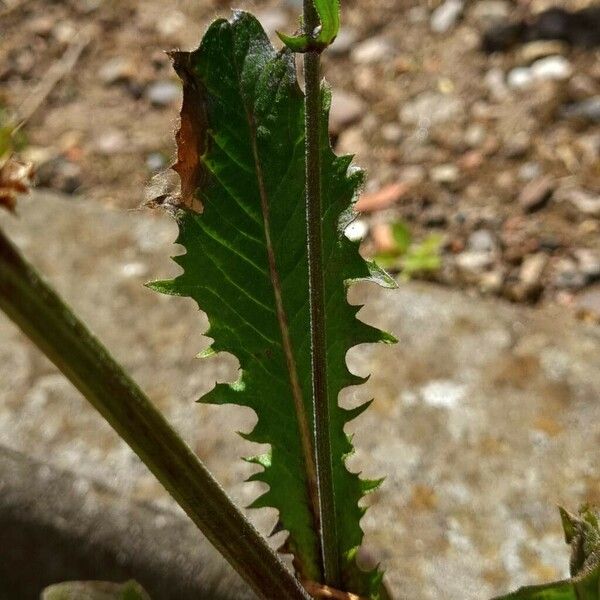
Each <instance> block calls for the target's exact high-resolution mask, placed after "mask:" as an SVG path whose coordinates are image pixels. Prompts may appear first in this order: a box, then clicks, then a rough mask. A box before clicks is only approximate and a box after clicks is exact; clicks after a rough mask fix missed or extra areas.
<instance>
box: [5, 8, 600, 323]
mask: <svg viewBox="0 0 600 600" xmlns="http://www.w3.org/2000/svg"><path fill="white" fill-rule="evenodd" d="M300 5H301V2H300V0H171V1H170V2H168V3H165V2H164V1H162V0H145V1H144V2H136V1H135V0H119V1H115V0H81V1H80V0H52V1H50V0H0V30H1V34H2V39H1V41H0V138H1V137H2V127H3V126H2V123H3V121H6V117H7V115H10V114H13V113H15V114H16V116H17V118H18V117H22V116H27V115H29V114H30V113H32V110H33V107H35V106H36V103H37V102H38V101H40V105H39V108H38V109H37V110H36V111H35V112H33V114H31V116H30V118H29V120H28V122H27V123H26V125H25V127H24V129H23V130H22V133H23V138H24V139H23V140H21V142H22V145H23V146H24V147H23V148H22V153H23V156H24V157H25V158H28V159H30V160H32V161H33V162H34V163H35V165H36V167H37V181H38V184H39V185H40V186H44V187H47V188H50V189H54V190H61V191H65V192H69V193H72V192H75V191H78V192H80V193H83V194H85V196H86V197H88V198H93V199H95V200H96V201H98V202H100V203H102V204H104V205H109V206H110V205H112V206H120V207H127V208H131V207H135V206H137V205H138V204H139V203H140V201H141V200H142V198H143V192H142V190H143V187H144V184H145V183H146V182H147V180H148V179H149V178H150V177H151V175H152V174H153V173H154V172H156V171H157V170H160V169H161V168H163V167H164V166H165V165H166V164H167V163H168V162H169V160H170V158H171V156H172V155H173V146H172V134H171V132H172V130H173V129H174V124H175V122H176V118H177V111H178V107H179V103H180V93H181V91H180V86H179V83H178V81H177V80H176V78H175V76H174V73H173V71H172V69H171V67H170V65H169V60H168V58H167V56H166V55H165V53H164V52H163V51H164V50H169V49H172V48H177V47H179V48H184V49H190V48H192V47H195V46H196V45H197V44H198V41H199V39H200V36H201V34H202V31H203V30H204V29H205V27H206V25H207V24H208V22H209V21H210V20H211V19H212V18H214V17H216V16H227V15H228V14H229V9H230V8H231V7H234V8H243V9H246V10H252V11H253V12H255V13H256V14H257V15H258V16H259V18H260V19H261V21H262V22H263V24H264V26H265V28H266V29H267V31H268V32H269V33H270V34H271V36H272V37H274V31H275V30H276V29H282V30H287V31H293V30H294V28H295V27H296V24H297V17H298V13H299V7H300ZM553 5H558V6H561V7H563V8H566V9H571V10H576V9H582V8H586V7H589V6H593V5H596V6H597V5H598V1H597V0H344V1H343V2H342V6H343V31H342V33H341V35H340V37H339V38H338V40H336V43H335V44H334V46H333V47H332V48H331V51H330V52H328V53H327V55H326V59H325V69H326V75H327V78H328V80H329V81H330V82H331V85H332V87H333V96H334V106H333V114H332V124H331V125H332V126H331V131H332V140H333V142H334V144H335V146H336V149H337V150H338V151H339V152H349V153H355V154H356V157H357V162H358V164H360V165H362V166H364V167H365V168H366V169H367V172H368V174H369V181H368V184H367V188H366V192H367V194H366V198H365V201H366V202H365V203H363V206H364V207H367V206H370V207H371V208H370V209H369V213H368V214H367V215H366V216H365V217H364V218H363V220H362V222H361V224H360V225H361V226H360V232H362V235H364V236H365V237H366V239H365V251H366V252H369V253H371V254H373V253H378V252H381V251H384V250H388V249H389V246H390V243H391V245H392V246H393V245H394V243H393V240H391V241H390V235H389V231H390V224H393V223H396V222H398V221H402V222H404V223H406V224H407V225H408V226H409V228H410V230H411V232H412V233H413V236H414V238H415V239H416V240H417V241H421V240H423V239H426V238H427V237H428V236H429V235H431V234H435V235H439V236H441V241H440V253H441V257H442V267H441V268H440V269H439V270H438V271H436V272H434V273H431V272H427V273H417V276H418V277H420V278H423V277H428V278H433V279H435V280H437V281H438V282H441V283H443V284H445V285H449V286H452V287H463V288H468V289H469V290H472V291H476V292H477V293H482V294H486V295H497V296H503V297H506V298H508V299H510V300H511V301H515V302H527V303H537V302H540V303H542V304H544V303H558V304H560V305H563V306H568V307H574V308H575V310H576V312H583V313H586V314H588V313H589V314H593V315H595V318H596V319H600V284H599V283H598V282H599V281H600V235H599V233H600V195H599V194H600V61H599V60H598V59H599V57H600V53H599V52H600V51H599V49H598V47H595V48H594V47H592V48H583V47H581V45H578V44H577V43H576V44H574V45H572V46H570V45H568V44H565V43H561V42H556V41H550V42H539V41H533V42H531V43H529V44H525V45H517V46H515V47H514V48H511V49H509V50H508V51H507V52H496V53H493V54H485V53H484V52H482V51H481V39H482V36H483V35H484V33H485V32H486V31H487V30H488V29H489V28H490V27H492V26H495V24H497V23H498V22H506V20H507V19H516V18H526V19H527V20H528V21H529V22H534V21H535V19H536V16H537V15H539V14H540V12H541V11H543V10H545V9H547V8H548V7H550V6H553ZM598 28H600V25H598V26H597V29H598ZM573 37H575V38H576V37H577V36H576V35H573ZM575 41H577V40H576V39H575ZM276 43H278V42H276ZM80 44H82V45H81V46H80ZM73 48H75V49H78V48H80V49H81V54H80V55H79V58H78V60H77V61H76V63H75V66H74V67H73V68H71V69H67V70H66V73H65V76H64V77H63V79H62V80H61V81H59V82H58V83H57V84H56V85H55V86H54V87H52V88H51V89H50V93H49V94H48V95H47V97H45V96H44V93H43V90H44V86H45V84H46V83H47V82H48V81H51V80H52V78H53V76H54V73H55V72H56V71H55V70H56V68H57V66H58V67H60V65H61V64H64V57H65V55H66V56H67V58H68V57H69V56H70V54H69V53H70V52H71V51H72V50H73ZM367 200H368V201H367ZM404 266H405V263H404V262H403V261H402V259H399V260H397V261H396V264H395V267H396V268H403V267H404Z"/></svg>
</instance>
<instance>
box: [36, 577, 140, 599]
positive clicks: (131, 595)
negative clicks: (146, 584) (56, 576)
mask: <svg viewBox="0 0 600 600" xmlns="http://www.w3.org/2000/svg"><path fill="white" fill-rule="evenodd" d="M41 600H150V596H148V594H147V593H146V592H145V591H144V589H143V588H142V586H141V585H140V584H139V583H136V582H135V581H127V582H126V583H109V582H105V581H68V582H65V583H57V584H54V585H51V586H50V587H47V588H46V589H45V590H44V591H43V592H42V596H41Z"/></svg>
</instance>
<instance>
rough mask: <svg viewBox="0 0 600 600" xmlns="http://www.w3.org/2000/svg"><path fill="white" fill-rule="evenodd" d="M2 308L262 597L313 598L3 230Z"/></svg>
mask: <svg viewBox="0 0 600 600" xmlns="http://www.w3.org/2000/svg"><path fill="white" fill-rule="evenodd" d="M0 308H1V309H2V310H3V311H4V312H5V313H6V314H7V315H8V316H9V317H10V318H11V319H12V320H13V321H14V322H15V323H16V324H17V325H18V326H19V327H20V328H21V329H22V330H23V331H24V332H25V334H26V335H27V336H29V338H30V339H31V340H32V341H33V342H34V343H35V344H36V345H37V346H38V347H39V348H40V349H41V350H42V351H43V352H44V353H45V354H46V356H47V357H48V358H49V359H50V360H51V361H52V362H54V364H55V365H56V366H57V367H58V368H59V369H60V370H61V371H62V372H63V373H64V374H65V375H66V377H67V378H68V379H69V380H70V381H71V383H73V385H74V386H75V387H76V388H77V389H78V390H79V391H80V392H81V393H82V394H83V395H84V396H85V397H86V398H87V400H89V402H90V403H91V404H92V405H93V406H94V407H95V408H96V409H97V410H98V412H100V414H101V415H102V416H103V417H104V418H105V419H106V420H107V421H108V422H109V423H110V424H111V425H112V427H113V428H114V429H115V430H116V431H117V433H118V434H119V435H120V436H121V437H122V438H123V439H124V440H125V441H126V442H127V443H128V444H129V446H131V448H132V449H133V450H134V452H135V453H136V454H137V455H138V456H139V457H140V458H141V459H142V461H143V462H144V463H145V464H146V465H147V466H148V468H149V469H150V471H152V473H153V474H154V475H155V476H156V477H157V479H158V480H159V481H160V482H161V483H162V485H163V486H164V487H165V488H166V489H167V491H168V492H169V493H170V494H171V496H173V498H174V499H175V500H176V501H177V503H178V504H179V505H180V506H181V507H182V508H183V509H184V510H185V512H186V513H187V514H188V516H189V517H190V518H191V519H192V521H193V522H194V523H195V524H196V525H197V526H198V528H199V529H200V530H201V531H202V532H203V533H204V535H205V536H206V537H207V538H208V539H209V540H210V542H211V543H212V544H213V545H214V546H215V548H216V549H217V550H218V551H219V552H220V553H221V554H222V555H223V556H224V557H225V558H226V559H227V560H228V561H229V562H230V563H231V565H232V566H233V568H234V569H235V570H236V571H237V572H238V573H239V574H240V575H241V576H242V577H243V578H244V579H245V580H246V582H247V583H248V584H249V585H250V586H251V587H252V589H253V590H254V591H255V592H256V593H257V594H258V595H259V596H260V597H262V598H285V599H291V600H306V599H307V598H309V596H308V595H307V594H306V592H305V591H304V590H303V589H302V587H301V586H300V584H299V583H298V581H297V580H296V579H295V578H294V577H293V575H292V574H291V573H290V572H289V571H288V570H287V569H286V567H285V566H284V564H283V563H282V562H281V561H280V560H279V558H278V557H277V555H276V554H275V553H274V552H273V551H272V550H271V549H270V548H269V546H268V544H267V543H266V541H265V540H264V538H262V537H261V536H260V534H259V533H258V532H257V531H256V529H254V527H253V526H252V524H251V523H250V522H249V521H248V519H247V518H246V517H245V516H244V515H243V514H242V513H241V512H240V510H239V509H238V508H237V507H236V506H235V505H234V504H233V503H232V501H231V500H230V499H229V497H228V496H227V494H226V493H225V491H224V490H223V489H222V488H221V487H220V485H219V484H218V483H217V482H216V481H215V479H213V477H212V476H211V474H210V473H209V472H208V470H207V469H206V467H204V465H203V464H202V463H201V462H200V460H199V459H198V458H197V457H196V455H195V454H194V453H193V452H192V451H191V450H190V448H189V447H188V446H187V445H186V444H185V442H184V441H183V440H182V439H181V438H180V437H179V435H178V434H177V433H176V432H175V430H174V429H172V427H171V426H170V425H169V424H168V423H167V421H166V420H165V418H164V417H163V416H162V415H161V413H160V412H158V411H157V410H156V408H155V407H154V406H153V405H152V403H151V402H150V400H149V399H148V398H147V397H146V396H145V395H144V393H143V392H142V391H141V390H140V388H139V387H138V386H137V385H136V384H135V383H134V382H133V381H132V380H131V379H130V378H129V377H128V376H127V375H126V374H125V372H124V371H123V369H122V368H121V367H120V366H119V365H118V364H117V363H116V362H115V360H114V359H113V358H112V357H111V356H110V354H109V353H108V351H107V350H106V349H105V348H104V347H103V346H102V345H101V344H100V343H99V342H98V341H97V340H96V338H95V337H94V336H93V335H92V334H91V333H90V332H89V331H88V329H87V328H86V327H85V325H84V324H83V323H82V322H81V321H79V320H78V319H77V317H76V316H75V315H74V314H73V313H72V312H71V310H70V309H69V307H68V306H67V305H66V304H65V303H64V302H63V301H62V300H61V299H60V297H59V296H58V295H57V294H56V293H55V292H54V291H53V290H52V289H51V288H50V287H49V286H48V285H47V284H46V283H44V282H43V281H42V279H41V277H40V276H39V275H38V273H37V272H36V271H35V270H34V269H33V267H32V266H30V265H29V264H27V263H26V262H25V260H24V259H23V258H22V257H21V255H20V254H19V252H18V251H17V249H16V248H15V247H14V246H13V245H12V244H11V243H10V241H9V240H8V239H7V238H6V237H5V235H4V233H3V232H2V231H1V230H0Z"/></svg>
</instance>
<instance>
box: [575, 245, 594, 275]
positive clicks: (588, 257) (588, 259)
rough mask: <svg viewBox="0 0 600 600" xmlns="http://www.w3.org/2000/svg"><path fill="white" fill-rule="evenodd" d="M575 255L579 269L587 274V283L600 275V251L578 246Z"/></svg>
mask: <svg viewBox="0 0 600 600" xmlns="http://www.w3.org/2000/svg"><path fill="white" fill-rule="evenodd" d="M573 256H574V257H575V258H576V260H577V265H578V267H579V271H580V272H581V273H583V275H585V277H586V280H587V283H589V282H591V281H595V280H596V279H598V278H599V277H600V252H598V251H594V250H591V249H589V248H577V249H576V250H573Z"/></svg>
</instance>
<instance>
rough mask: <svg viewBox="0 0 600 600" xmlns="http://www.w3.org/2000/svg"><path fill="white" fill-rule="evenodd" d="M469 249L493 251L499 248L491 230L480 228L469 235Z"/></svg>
mask: <svg viewBox="0 0 600 600" xmlns="http://www.w3.org/2000/svg"><path fill="white" fill-rule="evenodd" d="M467 249H468V250H469V251H471V252H477V253H479V252H487V253H492V252H495V251H496V249H497V243H496V239H495V238H494V236H493V234H492V232H491V231H489V230H487V229H478V230H476V231H474V232H473V233H471V235H469V238H468V240H467Z"/></svg>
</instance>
